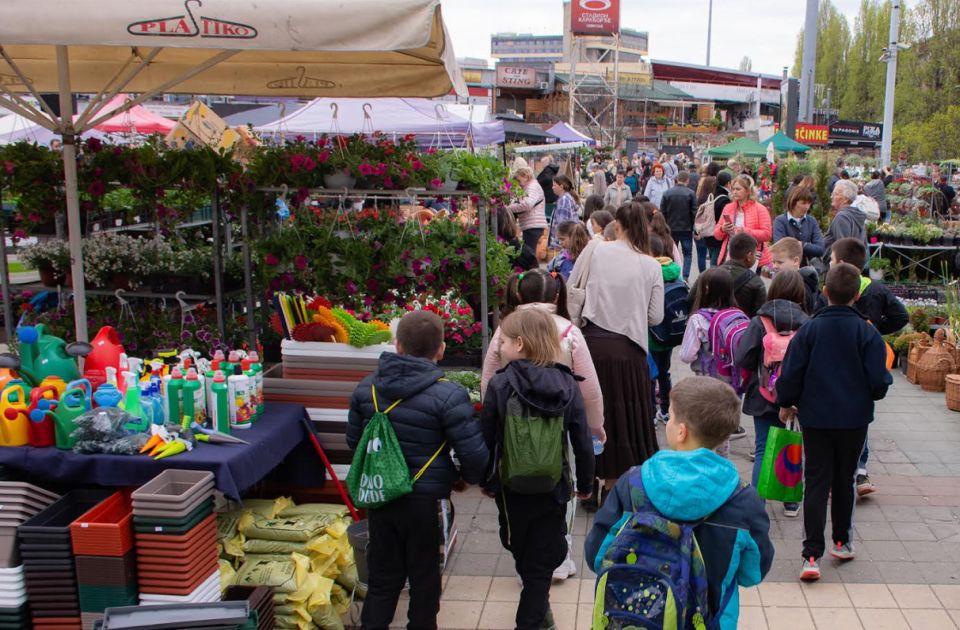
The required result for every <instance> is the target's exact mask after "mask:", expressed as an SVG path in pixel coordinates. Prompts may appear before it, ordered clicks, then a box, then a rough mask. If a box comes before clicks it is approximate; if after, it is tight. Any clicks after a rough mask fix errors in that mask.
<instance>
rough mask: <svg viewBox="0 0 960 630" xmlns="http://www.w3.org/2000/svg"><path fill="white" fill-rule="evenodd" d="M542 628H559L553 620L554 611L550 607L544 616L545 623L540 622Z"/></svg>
mask: <svg viewBox="0 0 960 630" xmlns="http://www.w3.org/2000/svg"><path fill="white" fill-rule="evenodd" d="M540 630H557V624H556V622H554V620H553V611H552V610H550V609H549V608H548V609H547V616H546V617H544V618H543V623H541V624H540Z"/></svg>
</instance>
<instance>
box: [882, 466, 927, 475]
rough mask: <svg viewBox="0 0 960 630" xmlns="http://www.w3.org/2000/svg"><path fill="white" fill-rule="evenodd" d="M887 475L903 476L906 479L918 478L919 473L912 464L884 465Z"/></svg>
mask: <svg viewBox="0 0 960 630" xmlns="http://www.w3.org/2000/svg"><path fill="white" fill-rule="evenodd" d="M883 467H884V468H886V470H887V473H888V474H890V475H904V476H906V477H919V476H920V471H919V470H917V467H916V466H914V465H913V464H884V465H883Z"/></svg>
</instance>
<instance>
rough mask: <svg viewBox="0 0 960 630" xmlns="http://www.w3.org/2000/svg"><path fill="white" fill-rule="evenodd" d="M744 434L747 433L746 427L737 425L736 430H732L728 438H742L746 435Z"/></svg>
mask: <svg viewBox="0 0 960 630" xmlns="http://www.w3.org/2000/svg"><path fill="white" fill-rule="evenodd" d="M746 435H747V430H746V429H744V428H743V427H737V430H736V431H734V432H733V434H731V435H730V439H731V440H739V439H740V438H742V437H746Z"/></svg>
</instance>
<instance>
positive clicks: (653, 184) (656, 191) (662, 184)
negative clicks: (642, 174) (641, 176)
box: [643, 164, 670, 210]
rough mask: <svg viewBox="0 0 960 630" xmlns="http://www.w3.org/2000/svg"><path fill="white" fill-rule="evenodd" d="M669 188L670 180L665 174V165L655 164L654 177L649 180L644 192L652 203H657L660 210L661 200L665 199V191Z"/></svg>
mask: <svg viewBox="0 0 960 630" xmlns="http://www.w3.org/2000/svg"><path fill="white" fill-rule="evenodd" d="M669 189H670V180H668V179H667V178H666V177H665V176H664V174H663V166H662V165H661V164H654V165H653V177H651V178H650V181H648V182H647V187H646V188H645V189H644V190H643V194H644V195H645V196H646V197H647V199H649V200H650V203H652V204H653V205H655V206H656V207H657V209H658V210H659V209H660V202H661V201H662V200H663V193H665V192H667V191H668V190H669Z"/></svg>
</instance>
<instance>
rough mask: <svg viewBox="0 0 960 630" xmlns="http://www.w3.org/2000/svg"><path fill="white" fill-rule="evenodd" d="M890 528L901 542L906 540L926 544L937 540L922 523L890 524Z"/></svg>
mask: <svg viewBox="0 0 960 630" xmlns="http://www.w3.org/2000/svg"><path fill="white" fill-rule="evenodd" d="M890 527H892V528H893V531H895V532H896V533H897V537H898V538H899V539H900V540H901V541H903V542H906V541H908V540H915V541H928V542H929V541H935V540H937V537H936V536H935V535H934V534H933V532H932V531H930V528H929V527H927V525H925V524H924V523H890Z"/></svg>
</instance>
